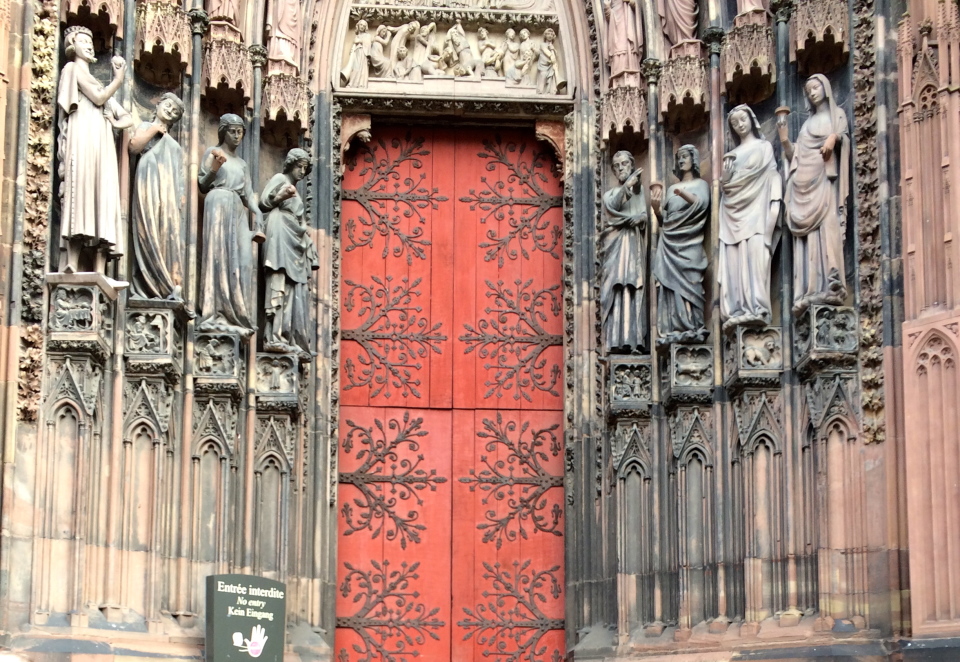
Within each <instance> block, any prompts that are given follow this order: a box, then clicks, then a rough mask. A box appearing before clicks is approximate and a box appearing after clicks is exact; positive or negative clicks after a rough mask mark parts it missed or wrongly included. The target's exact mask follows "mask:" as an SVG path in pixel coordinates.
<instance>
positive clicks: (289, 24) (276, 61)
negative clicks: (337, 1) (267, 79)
mask: <svg viewBox="0 0 960 662" xmlns="http://www.w3.org/2000/svg"><path fill="white" fill-rule="evenodd" d="M301 30H302V28H301V26H300V1H299V0H270V8H269V11H268V12H267V25H266V36H267V74H268V75H269V74H272V73H285V74H291V75H293V76H297V75H299V74H300V39H301V36H300V33H301Z"/></svg>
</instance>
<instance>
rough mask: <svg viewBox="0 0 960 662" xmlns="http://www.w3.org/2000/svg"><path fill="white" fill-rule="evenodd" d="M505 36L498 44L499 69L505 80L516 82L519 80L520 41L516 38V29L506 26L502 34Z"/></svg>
mask: <svg viewBox="0 0 960 662" xmlns="http://www.w3.org/2000/svg"><path fill="white" fill-rule="evenodd" d="M504 36H505V37H506V38H505V39H504V41H503V43H502V44H500V62H501V66H500V69H501V71H502V73H503V77H504V78H506V79H507V82H510V83H514V84H517V83H519V82H520V69H519V66H518V65H519V64H520V41H519V40H518V39H517V31H516V30H514V29H513V28H508V29H507V31H506V33H505V34H504Z"/></svg>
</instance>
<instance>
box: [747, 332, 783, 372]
mask: <svg viewBox="0 0 960 662" xmlns="http://www.w3.org/2000/svg"><path fill="white" fill-rule="evenodd" d="M776 351H777V343H776V342H775V341H774V340H773V338H769V337H767V338H763V339H762V342H760V343H757V342H756V340H753V341H752V342H748V344H747V346H746V347H744V349H743V362H744V363H746V364H747V365H748V366H750V367H751V368H762V367H763V366H765V365H770V360H771V359H772V358H773V356H774V354H775V353H776Z"/></svg>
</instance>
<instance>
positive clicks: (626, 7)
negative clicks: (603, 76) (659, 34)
mask: <svg viewBox="0 0 960 662" xmlns="http://www.w3.org/2000/svg"><path fill="white" fill-rule="evenodd" d="M603 10H604V13H605V14H606V16H607V40H606V48H607V65H608V66H609V67H610V87H641V85H640V52H641V51H642V50H643V30H642V28H641V26H640V22H639V21H638V20H637V16H638V13H637V0H604V1H603Z"/></svg>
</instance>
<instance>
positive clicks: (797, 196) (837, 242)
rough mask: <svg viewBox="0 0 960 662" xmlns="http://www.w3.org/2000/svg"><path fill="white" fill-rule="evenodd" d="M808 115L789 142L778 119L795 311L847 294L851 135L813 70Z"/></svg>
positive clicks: (830, 93) (826, 84) (835, 301)
mask: <svg viewBox="0 0 960 662" xmlns="http://www.w3.org/2000/svg"><path fill="white" fill-rule="evenodd" d="M804 90H805V92H806V95H807V110H808V111H809V112H810V116H809V117H808V118H807V121H806V122H804V123H803V126H802V127H801V128H800V135H799V136H798V137H797V142H796V143H792V142H790V138H789V137H788V129H787V122H786V115H781V116H780V118H779V120H778V127H777V128H778V130H779V132H780V142H781V144H782V145H783V153H784V156H786V158H787V160H788V161H789V162H790V167H789V171H788V173H787V186H786V190H785V191H784V203H785V205H786V209H787V227H788V228H790V232H791V234H793V311H794V313H801V312H803V311H804V310H806V308H807V307H808V306H809V305H810V304H815V303H826V304H833V305H839V304H842V303H843V300H844V298H845V297H846V282H845V275H844V266H843V235H844V230H845V226H846V215H847V212H846V205H847V197H848V196H849V194H850V135H849V131H848V128H847V116H846V114H845V113H844V112H843V110H842V109H841V108H839V107H838V106H837V103H836V101H835V100H834V97H833V89H832V88H831V87H830V81H828V80H827V78H826V76H824V75H822V74H816V75H815V76H812V77H811V78H810V79H809V80H807V82H806V84H805V85H804Z"/></svg>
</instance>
